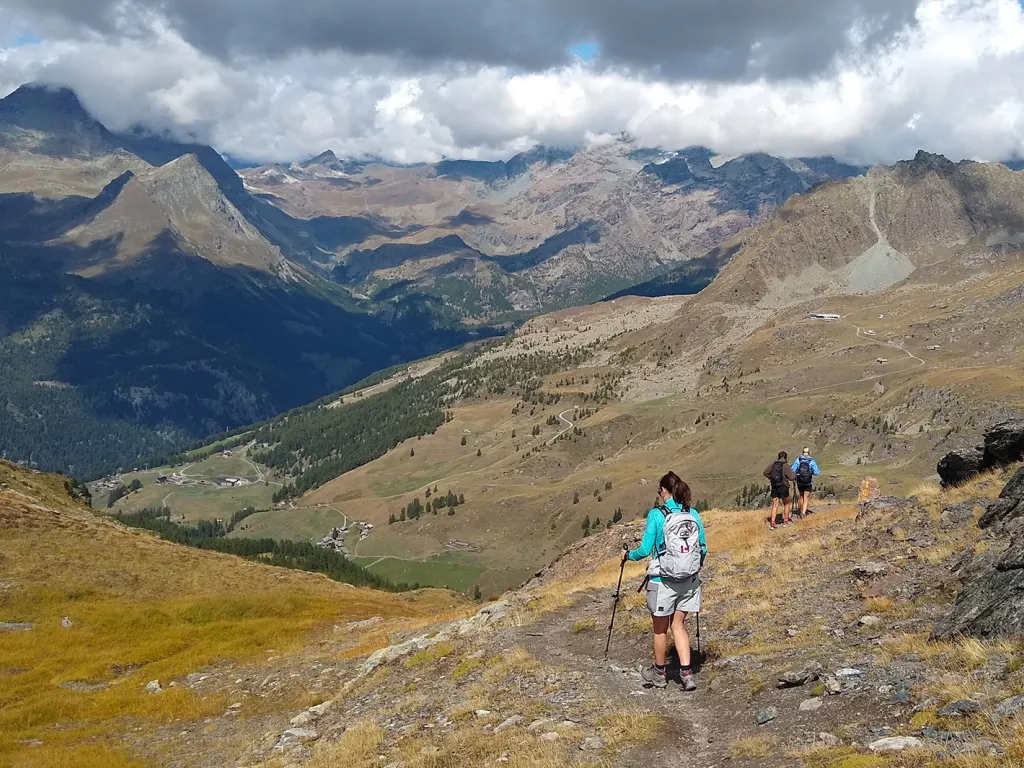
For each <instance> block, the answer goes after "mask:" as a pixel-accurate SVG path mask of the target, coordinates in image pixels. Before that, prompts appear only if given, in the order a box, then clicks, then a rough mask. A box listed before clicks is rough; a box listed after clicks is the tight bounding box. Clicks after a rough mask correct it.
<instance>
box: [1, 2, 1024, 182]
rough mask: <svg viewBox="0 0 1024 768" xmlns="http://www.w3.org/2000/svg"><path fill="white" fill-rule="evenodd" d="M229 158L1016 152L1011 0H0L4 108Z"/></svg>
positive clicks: (1021, 145) (1018, 91) (1022, 145)
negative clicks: (58, 96) (632, 141)
mask: <svg viewBox="0 0 1024 768" xmlns="http://www.w3.org/2000/svg"><path fill="white" fill-rule="evenodd" d="M28 81H41V82H46V83H52V84H59V85H70V86H72V87H74V88H75V89H76V90H78V92H79V94H80V96H81V97H82V100H83V102H84V103H85V104H86V106H87V107H88V108H89V109H91V110H92V111H93V112H94V113H95V114H96V116H97V117H98V118H99V119H101V120H102V121H103V122H104V123H106V124H107V125H108V126H109V127H111V128H115V129H118V128H125V127H128V126H129V125H131V124H133V123H139V122H141V123H143V124H146V125H148V126H150V127H152V128H155V129H161V130H163V129H167V130H170V131H172V132H173V133H175V134H177V135H180V136H182V137H184V136H186V135H190V136H194V137H195V138H197V139H199V140H201V141H204V142H208V143H211V144H213V145H214V146H215V147H217V148H218V149H219V150H221V151H222V152H225V153H228V154H230V155H232V156H234V157H237V158H242V159H248V160H259V161H269V160H275V161H288V160H293V159H302V158H304V157H308V156H311V155H314V154H317V153H319V152H320V151H322V150H323V149H326V148H331V149H333V150H335V152H337V153H338V154H339V155H343V156H353V157H358V156H367V155H378V156H382V157H385V158H387V159H390V160H395V161H401V162H414V161H432V160H437V159H440V158H441V157H445V156H447V157H468V158H482V159H495V158H503V157H507V156H509V155H511V154H513V153H514V152H516V151H521V150H524V149H528V148H529V147H531V146H533V145H534V144H536V143H538V142H539V143H545V144H550V145H559V146H577V145H585V144H587V143H593V142H600V141H605V140H608V138H609V137H610V136H613V135H617V134H619V133H622V132H625V133H627V134H629V135H631V136H633V137H635V138H636V140H637V141H638V142H639V143H641V144H643V145H646V146H664V147H673V148H675V147H682V146H686V145H690V144H703V145H706V146H711V147H714V148H716V149H718V150H719V151H722V152H728V153H738V152H749V151H767V152H771V153H773V154H781V155H789V156H792V155H815V154H836V155H838V156H841V157H843V158H846V159H851V160H858V161H863V162H892V161H894V160H897V159H900V158H903V157H908V156H911V155H913V153H914V152H915V151H916V150H917V149H920V148H925V149H928V150H930V151H935V152H942V153H944V154H946V155H948V156H950V157H953V158H956V159H959V158H962V157H971V158H977V159H1004V158H1008V157H1010V156H1013V155H1015V154H1024V10H1022V6H1021V2H1020V0H771V2H768V1H767V0H430V2H426V1H425V0H89V2H83V0H0V95H4V94H6V93H8V92H10V91H12V90H13V89H14V88H16V87H17V86H18V85H20V84H21V83H23V82H28Z"/></svg>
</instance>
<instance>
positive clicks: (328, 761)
mask: <svg viewBox="0 0 1024 768" xmlns="http://www.w3.org/2000/svg"><path fill="white" fill-rule="evenodd" d="M382 741H384V731H383V730H382V729H381V728H380V726H378V725H376V724H375V723H372V722H365V721H364V722H360V723H356V724H355V725H352V726H350V727H349V728H347V729H346V730H345V733H344V734H342V736H341V738H340V739H338V740H337V741H334V742H331V743H329V744H323V745H321V746H320V747H318V748H317V750H316V753H315V754H314V756H313V759H312V760H311V761H310V762H309V764H308V765H309V766H310V768H375V766H377V765H378V761H377V748H378V747H379V746H380V744H381V742H382Z"/></svg>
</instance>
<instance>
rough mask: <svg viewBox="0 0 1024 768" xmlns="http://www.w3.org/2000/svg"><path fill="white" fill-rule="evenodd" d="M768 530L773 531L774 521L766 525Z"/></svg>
mask: <svg viewBox="0 0 1024 768" xmlns="http://www.w3.org/2000/svg"><path fill="white" fill-rule="evenodd" d="M768 528H769V529H771V530H773V531H774V530H775V528H776V526H775V521H774V520H772V521H770V522H769V523H768Z"/></svg>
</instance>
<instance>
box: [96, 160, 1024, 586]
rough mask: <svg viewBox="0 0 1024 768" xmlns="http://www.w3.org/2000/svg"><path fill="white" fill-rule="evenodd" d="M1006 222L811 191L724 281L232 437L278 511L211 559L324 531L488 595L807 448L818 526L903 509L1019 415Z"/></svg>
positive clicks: (1019, 268) (977, 207)
mask: <svg viewBox="0 0 1024 768" xmlns="http://www.w3.org/2000/svg"><path fill="white" fill-rule="evenodd" d="M1021 200H1024V174H1022V173H1020V172H1014V171H1012V170H1010V169H1009V168H1007V167H1005V166H1003V165H994V164H993V165H989V164H982V163H972V162H963V163H956V164H954V163H951V162H949V161H948V160H946V159H944V158H942V157H938V156H934V155H929V154H926V153H920V154H919V155H918V156H917V157H915V158H914V159H913V160H910V161H906V162H902V163H898V164H896V165H895V166H892V167H878V168H873V169H872V170H871V171H870V172H868V173H867V174H866V175H864V176H858V177H853V178H849V179H846V180H844V181H841V182H829V183H826V184H820V185H818V186H816V187H815V188H814V189H813V190H811V191H809V192H808V193H807V194H805V195H801V196H798V197H794V198H792V199H790V200H789V201H787V202H786V204H784V205H783V206H782V207H781V208H779V209H778V211H777V212H776V213H775V214H773V215H771V216H769V217H767V218H765V219H764V220H763V221H762V222H761V223H759V224H757V225H755V226H753V227H751V228H748V229H746V230H744V231H743V232H741V233H739V234H738V235H737V236H735V237H734V238H732V239H730V240H728V241H726V242H725V243H724V244H723V245H722V246H720V247H719V248H718V249H716V250H713V251H712V252H710V253H709V254H707V255H706V256H705V257H703V258H705V259H707V260H708V261H715V260H722V262H723V263H725V265H724V267H722V269H721V272H720V273H719V274H718V276H717V277H716V278H715V279H714V280H713V281H712V282H711V284H710V285H709V286H708V287H707V288H705V289H704V290H703V291H701V292H700V293H698V294H696V295H691V296H655V297H630V296H625V297H621V298H617V299H614V300H608V301H604V302H599V303H596V304H593V305H590V306H586V307H578V308H573V309H566V310H561V311H558V312H555V313H551V314H548V315H544V316H541V317H537V318H534V319H532V320H530V321H528V322H526V323H525V324H523V325H522V327H520V328H519V329H518V330H517V331H516V332H515V333H514V334H512V335H510V336H509V337H508V338H507V339H505V340H503V341H501V342H497V343H492V344H491V345H490V346H489V347H488V348H487V349H484V350H482V351H478V352H475V353H473V352H467V353H465V354H461V355H448V356H445V357H443V358H434V359H433V360H428V361H424V362H422V363H418V364H416V365H414V366H411V367H409V368H403V369H401V370H399V371H398V372H396V373H395V375H394V376H392V377H391V378H389V379H385V380H383V381H374V382H371V383H369V384H368V385H367V386H366V387H364V388H363V389H360V390H359V391H357V392H355V393H350V394H346V395H344V396H343V397H337V398H334V400H333V401H331V400H330V399H326V400H323V401H320V402H318V403H316V404H314V405H312V406H310V407H307V408H303V409H299V410H297V411H295V412H293V413H292V414H289V415H287V416H284V417H281V418H277V419H272V420H271V421H269V422H267V423H265V424H263V425H259V426H257V427H254V428H252V429H250V430H247V431H243V432H240V433H239V434H238V435H237V436H236V437H235V438H233V439H232V441H233V445H234V446H235V448H236V450H237V451H239V453H240V455H244V456H245V457H247V458H248V459H249V460H251V461H253V462H254V463H255V464H256V465H257V466H260V467H262V468H263V470H262V471H265V472H269V473H270V476H271V477H272V480H271V482H272V483H280V484H281V486H276V485H268V486H265V488H266V490H265V491H263V492H261V493H262V494H263V495H262V496H261V497H260V499H259V500H258V501H254V502H251V503H255V505H256V508H257V510H260V509H262V510H264V511H257V514H255V515H253V516H251V517H249V518H247V520H246V523H245V526H244V528H245V529H244V530H238V531H235V532H234V533H232V534H231V535H233V536H242V537H244V536H259V535H273V536H278V537H281V538H289V537H294V536H302V537H310V538H320V537H322V536H324V535H326V534H327V533H329V532H330V530H331V528H332V527H333V526H338V527H339V528H346V529H349V530H350V533H349V535H350V536H351V538H350V539H348V540H347V541H346V547H347V551H348V553H349V554H350V555H351V556H352V557H353V558H355V559H356V561H357V562H360V563H362V564H364V565H366V566H368V567H369V568H370V569H371V570H372V571H375V572H378V573H381V574H387V575H389V576H391V577H393V578H398V579H400V580H405V581H409V582H417V581H418V582H420V583H431V584H440V585H445V584H448V585H450V586H455V585H459V586H460V587H461V588H464V589H468V588H469V587H471V586H472V585H473V584H474V583H476V584H477V585H478V586H480V587H481V588H482V590H483V592H484V593H485V594H495V593H497V592H500V591H501V590H502V589H505V588H507V587H509V586H511V585H514V584H517V583H519V582H520V581H522V579H524V578H525V577H526V576H528V575H529V574H530V573H533V572H534V571H536V569H537V568H539V567H541V566H543V565H544V564H545V563H547V562H548V561H550V559H551V558H552V557H553V556H555V554H557V552H558V551H559V550H560V549H561V548H562V547H564V546H567V545H569V544H571V543H572V542H574V541H578V540H579V539H581V538H583V537H585V536H586V535H587V534H589V533H592V532H593V531H594V530H604V529H605V528H606V527H607V526H608V524H609V523H612V522H614V521H615V520H616V519H617V518H618V519H621V518H622V517H624V516H626V517H628V516H632V515H636V514H637V513H639V512H642V511H643V510H645V509H647V508H648V506H649V505H650V503H651V501H652V498H653V495H654V488H653V485H652V484H653V483H655V482H656V481H657V478H658V477H660V475H661V474H663V473H664V471H666V470H667V469H675V470H676V471H677V472H679V473H680V474H681V475H682V476H683V477H684V478H685V479H686V480H687V481H688V482H690V483H691V485H692V487H693V489H694V495H695V499H697V500H699V501H703V502H707V503H709V504H710V505H734V506H751V507H756V506H759V505H760V504H762V503H764V501H765V499H766V492H765V484H766V482H765V480H764V478H763V477H762V476H761V471H762V469H763V468H764V466H765V465H766V464H767V463H768V462H769V460H771V459H773V458H774V457H775V455H776V453H777V452H778V451H780V450H787V451H789V453H790V456H791V458H792V457H795V455H796V453H797V452H798V451H799V449H800V448H801V447H803V446H805V445H806V446H809V447H810V448H811V450H812V453H813V454H814V456H815V457H816V458H817V460H818V462H819V464H820V465H821V467H822V470H823V475H822V477H820V478H818V481H817V482H818V494H819V498H818V500H817V501H816V502H815V503H816V504H819V503H826V504H829V503H833V502H834V500H835V499H839V500H841V499H843V498H846V497H850V496H855V495H856V494H857V493H858V492H859V489H860V486H861V484H862V482H864V481H865V479H866V478H872V483H870V484H874V483H877V484H878V485H881V486H882V487H884V488H887V489H890V490H892V491H893V492H895V493H903V494H905V495H909V494H910V493H912V491H913V489H914V488H915V487H916V486H917V485H918V484H920V483H921V482H922V481H925V480H928V479H929V478H933V477H934V473H935V470H934V467H935V462H936V461H937V459H938V458H939V456H941V455H943V454H944V453H946V452H947V451H950V450H954V449H957V448H960V447H963V446H965V445H966V446H973V445H974V444H975V442H976V441H977V437H978V434H979V433H980V430H981V429H982V428H983V427H984V425H987V424H989V423H992V422H998V421H1001V420H1003V419H1007V418H1011V417H1018V416H1020V415H1021V413H1022V412H1024V397H1022V394H1021V393H1022V391H1024V390H1022V388H1021V386H1022V384H1024V381H1022V379H1021V373H1020V372H1021V370H1024V368H1022V366H1021V363H1022V360H1021V358H1020V355H1021V352H1020V350H1021V342H1022V333H1024V318H1022V315H1021V304H1020V301H1021V296H1022V294H1021V284H1022V282H1024V259H1022V255H1024V254H1022V252H1021V248H1020V246H1019V243H1021V242H1022V238H1021V233H1022V232H1024V219H1022V214H1024V209H1022V208H1021V202H1020V201H1021ZM724 254H729V257H728V258H726V257H725V256H724ZM663 279H664V280H665V281H666V282H667V283H669V284H671V281H672V275H671V274H669V275H668V276H666V277H665V278H663ZM652 292H656V291H652ZM815 314H818V315H821V316H822V317H821V318H818V317H814V316H813V315H815ZM830 318H831V319H830ZM367 425H373V426H372V427H369V426H367ZM201 458H202V454H199V455H197V456H195V457H193V458H187V459H186V461H185V462H184V463H185V464H188V463H189V462H191V461H193V460H194V459H201ZM236 458H237V457H236ZM210 460H211V461H212V459H210ZM179 467H180V465H179ZM169 471H171V470H160V472H164V473H167V472H169ZM174 471H179V472H181V471H184V472H185V473H186V475H188V474H190V473H193V472H195V471H196V470H194V469H191V468H189V467H187V466H186V467H185V469H184V470H182V469H180V468H177V469H175V470H174ZM211 471H213V470H212V469H210V470H207V469H200V470H199V473H200V474H202V473H203V472H207V473H208V474H209V472H211ZM247 476H248V477H250V478H252V479H258V477H259V476H258V475H255V476H254V475H253V474H252V473H251V472H248V473H247ZM154 478H155V475H154V474H153V473H148V474H147V473H142V474H139V475H126V476H125V477H124V478H123V480H124V481H125V482H130V481H131V480H133V479H139V480H140V482H142V484H143V486H144V487H143V488H142V489H141V490H140V491H138V492H137V493H134V494H131V495H129V496H127V497H125V498H120V499H118V500H116V502H115V504H114V506H115V508H118V509H122V508H123V509H126V510H133V509H139V508H143V507H146V506H152V505H154V504H157V505H159V504H160V503H165V504H166V506H167V507H169V508H170V510H171V512H172V513H174V514H181V515H184V516H186V517H187V518H188V519H190V520H196V519H203V518H204V517H205V518H209V517H211V516H212V515H211V511H212V510H213V509H220V510H221V511H222V512H226V513H227V514H221V515H219V516H221V517H227V516H228V515H230V513H232V512H234V511H235V509H234V508H232V507H231V504H234V505H235V506H236V507H237V506H239V505H238V496H237V494H238V492H237V491H228V492H226V494H225V504H226V507H225V506H221V507H218V506H217V502H215V501H214V497H215V496H216V494H218V493H221V491H218V490H216V489H212V488H211V489H210V491H209V494H206V493H205V492H204V497H205V498H204V499H203V500H202V502H201V503H200V500H197V499H192V498H189V495H188V494H185V493H177V492H176V493H175V494H173V495H172V496H170V497H167V498H166V499H165V497H166V489H164V488H163V487H161V486H160V485H159V484H154ZM820 497H834V498H833V499H829V498H825V499H822V498H820ZM229 498H230V499H234V501H230V502H229V501H227V499H229ZM453 498H454V499H455V503H453V502H452V499H453ZM351 521H360V522H363V523H368V524H371V525H373V526H374V527H373V528H372V529H366V530H368V531H370V532H369V533H368V534H367V535H365V536H363V535H362V534H358V533H357V532H356V530H355V529H354V528H350V525H351ZM364 532H365V531H364ZM509 541H516V542H518V543H519V546H516V547H514V548H510V547H509V546H508V542H509Z"/></svg>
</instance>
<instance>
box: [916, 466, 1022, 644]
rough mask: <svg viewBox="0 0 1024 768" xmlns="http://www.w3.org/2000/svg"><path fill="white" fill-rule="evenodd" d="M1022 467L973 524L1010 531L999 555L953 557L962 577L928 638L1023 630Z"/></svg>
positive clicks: (998, 530)
mask: <svg viewBox="0 0 1024 768" xmlns="http://www.w3.org/2000/svg"><path fill="white" fill-rule="evenodd" d="M1022 517H1024V469H1020V470H1018V471H1017V473H1016V474H1014V476H1013V477H1012V478H1011V479H1010V482H1008V483H1007V484H1006V486H1005V487H1004V488H1003V490H1002V492H1001V493H1000V494H999V499H997V500H996V501H995V502H994V503H993V504H992V505H991V506H989V508H988V510H987V511H986V512H985V514H984V515H982V518H981V520H980V521H979V522H978V525H979V526H980V527H982V528H992V529H993V530H994V531H996V532H1010V533H1011V537H1010V542H1009V545H1008V546H1007V547H1006V549H1005V550H1004V551H1003V553H1002V555H996V556H993V553H991V552H987V553H982V554H980V555H977V556H975V557H973V558H971V559H970V561H969V562H966V563H964V562H962V561H958V562H957V563H956V564H955V565H954V568H955V572H956V573H957V575H959V577H960V578H961V579H962V580H963V581H964V585H965V586H964V588H963V590H962V591H961V592H960V594H959V595H958V596H957V599H956V603H955V604H954V606H953V609H952V610H951V611H950V613H949V614H948V615H947V616H946V617H945V618H944V619H942V620H941V621H940V622H939V623H938V625H937V626H936V627H935V629H934V631H933V632H932V637H933V638H951V637H955V636H958V635H972V636H975V637H996V636H1007V637H1009V636H1013V635H1019V634H1021V633H1022V632H1024V531H1022V530H1021V528H1020V526H1019V524H1017V523H1018V521H1019V520H1020V519H1021V518H1022Z"/></svg>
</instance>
